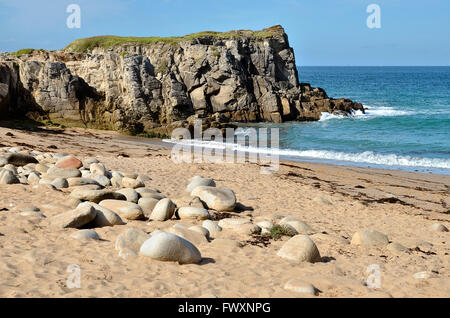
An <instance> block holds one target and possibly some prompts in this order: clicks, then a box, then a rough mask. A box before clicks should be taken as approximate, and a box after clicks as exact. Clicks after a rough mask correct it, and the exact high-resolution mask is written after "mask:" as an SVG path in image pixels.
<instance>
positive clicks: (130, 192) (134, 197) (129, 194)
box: [117, 188, 139, 203]
mask: <svg viewBox="0 0 450 318" xmlns="http://www.w3.org/2000/svg"><path fill="white" fill-rule="evenodd" d="M117 192H118V193H121V194H123V195H124V196H125V197H126V198H127V201H129V202H133V203H138V201H139V193H137V192H136V191H135V190H134V189H131V188H127V189H121V190H119V191H117Z"/></svg>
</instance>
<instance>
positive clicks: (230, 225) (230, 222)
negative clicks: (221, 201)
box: [219, 218, 251, 229]
mask: <svg viewBox="0 0 450 318" xmlns="http://www.w3.org/2000/svg"><path fill="white" fill-rule="evenodd" d="M250 223H251V221H250V220H249V219H244V218H226V219H222V220H220V221H219V226H220V227H221V228H223V229H236V228H238V227H239V226H241V225H243V224H250Z"/></svg>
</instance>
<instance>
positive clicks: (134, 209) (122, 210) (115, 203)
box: [99, 200, 144, 220]
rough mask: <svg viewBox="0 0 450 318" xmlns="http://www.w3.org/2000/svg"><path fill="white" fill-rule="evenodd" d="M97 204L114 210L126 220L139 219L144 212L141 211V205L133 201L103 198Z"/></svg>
mask: <svg viewBox="0 0 450 318" xmlns="http://www.w3.org/2000/svg"><path fill="white" fill-rule="evenodd" d="M99 204H100V205H101V206H103V207H105V208H108V209H110V210H112V211H114V212H116V213H117V214H119V215H120V216H121V217H122V218H125V219H127V220H141V219H143V218H144V212H143V211H142V209H141V207H140V206H139V205H137V204H136V203H133V202H128V201H119V200H103V201H101V202H100V203H99Z"/></svg>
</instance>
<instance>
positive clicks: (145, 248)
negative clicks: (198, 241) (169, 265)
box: [139, 232, 202, 264]
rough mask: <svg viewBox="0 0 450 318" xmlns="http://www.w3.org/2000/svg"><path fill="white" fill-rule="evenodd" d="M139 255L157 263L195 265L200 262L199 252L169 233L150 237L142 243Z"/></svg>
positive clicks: (190, 244)
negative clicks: (167, 262) (157, 261)
mask: <svg viewBox="0 0 450 318" xmlns="http://www.w3.org/2000/svg"><path fill="white" fill-rule="evenodd" d="M139 253H140V254H141V255H143V256H148V257H150V258H152V259H155V260H159V261H169V262H178V263H179V264H197V263H200V262H201V260H202V256H201V254H200V251H199V250H198V249H197V248H196V247H195V246H194V245H193V244H192V243H190V242H188V241H186V240H185V239H183V238H182V237H179V236H177V235H175V234H171V233H165V232H163V233H158V234H155V235H152V237H151V238H150V239H148V240H147V241H145V242H144V244H143V245H142V246H141V249H140V251H139Z"/></svg>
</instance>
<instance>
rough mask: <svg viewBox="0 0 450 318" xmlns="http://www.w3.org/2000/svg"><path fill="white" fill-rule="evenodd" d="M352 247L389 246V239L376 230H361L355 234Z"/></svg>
mask: <svg viewBox="0 0 450 318" xmlns="http://www.w3.org/2000/svg"><path fill="white" fill-rule="evenodd" d="M350 244H352V245H380V246H383V245H388V244H389V239H388V237H387V236H386V235H384V234H383V233H380V232H378V231H375V230H359V231H358V232H356V233H355V234H353V237H352V241H351V242H350Z"/></svg>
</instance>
